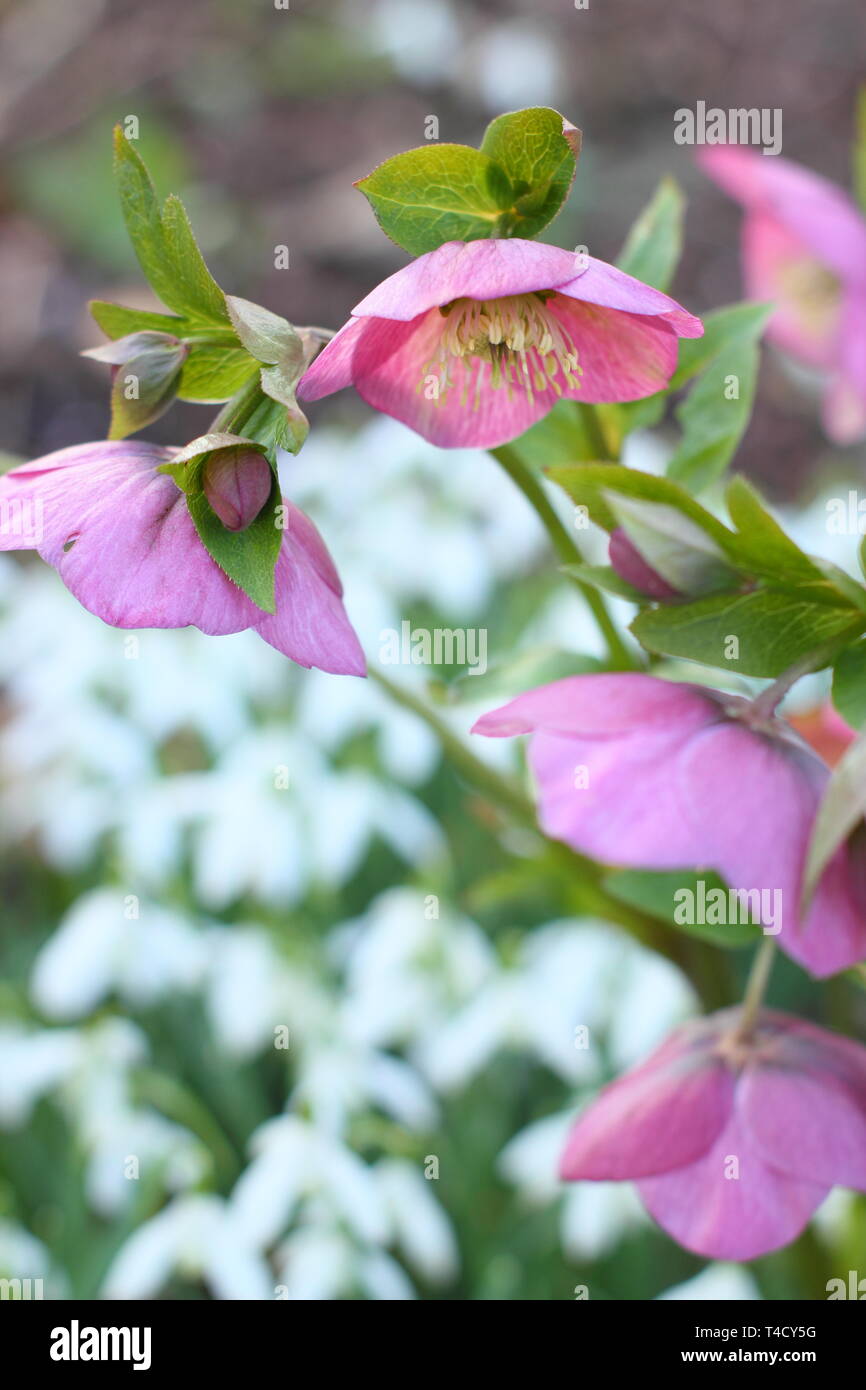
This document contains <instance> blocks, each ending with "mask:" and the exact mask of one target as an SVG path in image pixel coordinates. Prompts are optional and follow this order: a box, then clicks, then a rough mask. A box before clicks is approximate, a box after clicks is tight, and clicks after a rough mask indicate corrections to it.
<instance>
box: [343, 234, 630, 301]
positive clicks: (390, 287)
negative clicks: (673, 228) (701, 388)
mask: <svg viewBox="0 0 866 1390" xmlns="http://www.w3.org/2000/svg"><path fill="white" fill-rule="evenodd" d="M582 264H583V261H582V260H581V259H579V258H576V255H575V252H573V251H563V250H562V249H561V247H559V246H547V245H546V244H545V243H544V242H540V241H524V240H523V239H522V238H520V237H503V238H500V239H496V240H490V241H446V242H445V244H444V245H443V246H438V247H437V248H436V250H435V251H428V252H427V254H426V255H424V256H419V257H418V259H417V260H414V261H412V262H411V263H410V264H409V265H406V266H404V267H403V269H402V270H398V271H397V272H396V273H395V274H394V275H389V277H388V279H387V280H383V281H382V283H381V285H377V286H376V288H375V289H374V290H372V291H371V293H370V294H368V295H367V297H366V298H365V299H362V300H361V302H360V304H356V306H355V308H354V309H353V310H352V313H353V314H354V315H355V316H356V317H363V318H384V319H402V320H404V321H407V320H409V319H414V318H417V317H418V315H419V314H423V313H426V311H427V310H428V309H433V308H438V307H439V306H441V305H444V304H450V303H451V301H452V300H453V299H464V298H465V299H499V298H501V297H502V296H503V295H510V294H531V293H532V292H533V291H534V290H550V289H555V288H556V286H557V285H564V284H565V283H566V282H567V281H568V282H572V281H574V280H575V277H576V276H580V275H581V266H582ZM627 278H628V277H627ZM643 312H647V311H643ZM650 312H651V311H650Z"/></svg>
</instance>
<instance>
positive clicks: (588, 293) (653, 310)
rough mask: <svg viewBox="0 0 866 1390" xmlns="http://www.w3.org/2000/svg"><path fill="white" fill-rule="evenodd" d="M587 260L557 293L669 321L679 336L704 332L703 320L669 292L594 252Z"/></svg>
mask: <svg viewBox="0 0 866 1390" xmlns="http://www.w3.org/2000/svg"><path fill="white" fill-rule="evenodd" d="M585 260H586V262H587V265H586V269H585V270H584V271H583V273H582V274H581V275H580V276H579V277H578V278H577V279H575V280H572V281H570V282H569V283H568V284H565V285H563V284H561V285H558V286H557V287H556V288H557V291H558V296H559V295H564V296H566V297H567V298H569V299H573V300H579V301H580V302H582V303H584V304H595V305H597V306H598V307H599V308H602V309H620V310H622V311H623V312H624V313H627V314H638V315H640V316H641V317H645V318H653V317H654V318H656V319H659V320H661V321H662V322H664V323H666V324H667V325H668V327H669V328H670V329H671V330H672V331H673V332H674V333H676V334H677V335H678V336H679V337H680V338H700V337H702V336H703V332H704V325H703V324H702V323H701V320H700V319H699V318H695V316H694V314H690V313H688V312H687V311H686V310H685V309H684V308H683V307H682V305H681V304H678V303H677V301H676V300H675V299H671V297H670V296H669V295H667V294H662V292H661V290H655V289H653V288H652V286H651V285H645V284H644V283H643V281H642V280H636V279H635V278H634V276H633V275H627V274H626V273H625V271H624V270H618V269H617V267H616V266H615V265H608V263H607V261H599V260H596V258H595V257H594V256H588V257H586V258H585Z"/></svg>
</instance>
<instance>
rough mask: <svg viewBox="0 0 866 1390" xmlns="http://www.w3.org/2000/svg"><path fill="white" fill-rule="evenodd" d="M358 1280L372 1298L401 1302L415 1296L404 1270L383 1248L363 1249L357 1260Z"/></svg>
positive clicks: (387, 1301) (386, 1301) (381, 1300)
mask: <svg viewBox="0 0 866 1390" xmlns="http://www.w3.org/2000/svg"><path fill="white" fill-rule="evenodd" d="M358 1282H359V1283H360V1285H361V1288H362V1289H363V1290H364V1292H365V1293H366V1294H367V1295H368V1296H369V1297H370V1298H372V1299H375V1300H377V1301H380V1302H385V1303H402V1302H404V1301H406V1300H408V1299H414V1298H415V1296H416V1295H415V1290H414V1288H413V1287H412V1283H411V1281H410V1279H409V1277H408V1275H407V1274H406V1271H405V1270H404V1269H403V1268H402V1267H401V1266H400V1265H399V1264H398V1263H397V1261H396V1260H394V1259H392V1258H391V1256H390V1255H388V1254H386V1252H385V1251H384V1250H368V1251H365V1252H364V1253H363V1254H362V1255H361V1256H360V1258H359V1260H358Z"/></svg>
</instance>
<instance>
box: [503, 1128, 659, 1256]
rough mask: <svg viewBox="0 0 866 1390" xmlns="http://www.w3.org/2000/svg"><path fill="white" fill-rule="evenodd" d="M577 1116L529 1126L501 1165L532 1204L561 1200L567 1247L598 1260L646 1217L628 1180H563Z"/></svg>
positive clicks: (509, 1146) (572, 1253)
mask: <svg viewBox="0 0 866 1390" xmlns="http://www.w3.org/2000/svg"><path fill="white" fill-rule="evenodd" d="M574 1118H575V1117H574V1114H573V1113H572V1112H562V1113H560V1114H557V1115H548V1116H545V1118H544V1119H542V1120H536V1121H535V1122H534V1123H533V1124H530V1125H527V1126H526V1128H525V1129H522V1130H520V1131H519V1132H518V1133H517V1134H515V1136H514V1138H513V1139H511V1140H509V1142H508V1143H507V1144H506V1146H505V1148H504V1149H503V1150H502V1152H501V1153H500V1155H499V1158H498V1160H497V1167H498V1168H499V1171H500V1173H501V1174H502V1176H503V1177H504V1178H505V1180H506V1181H507V1182H510V1183H512V1184H513V1185H514V1186H515V1187H516V1188H517V1189H518V1191H519V1192H520V1193H521V1195H522V1196H523V1198H524V1199H525V1200H526V1201H527V1202H528V1203H530V1204H531V1205H533V1206H547V1205H549V1204H550V1203H551V1202H554V1201H557V1200H560V1201H561V1208H560V1215H559V1227H560V1239H561V1242H562V1246H563V1249H564V1251H565V1252H566V1254H568V1255H569V1256H570V1257H573V1258H574V1259H578V1260H580V1259H596V1258H597V1257H598V1256H600V1255H603V1254H605V1253H606V1252H607V1251H609V1250H612V1249H614V1248H615V1246H616V1245H618V1244H619V1242H620V1240H621V1239H622V1238H623V1236H624V1235H625V1234H627V1232H628V1231H629V1230H630V1229H631V1228H632V1227H633V1226H634V1225H635V1224H636V1223H640V1222H641V1221H642V1220H643V1219H644V1217H643V1214H642V1209H641V1206H640V1202H639V1201H638V1199H637V1196H636V1194H635V1193H634V1190H633V1189H632V1187H631V1185H630V1184H628V1183H614V1182H594V1183H565V1182H563V1181H562V1179H561V1178H560V1176H559V1162H560V1158H561V1157H562V1152H563V1149H564V1148H565V1142H566V1138H567V1135H568V1132H569V1130H570V1129H571V1127H572V1125H573V1124H574Z"/></svg>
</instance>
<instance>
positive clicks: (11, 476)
mask: <svg viewBox="0 0 866 1390" xmlns="http://www.w3.org/2000/svg"><path fill="white" fill-rule="evenodd" d="M173 454H174V451H173V450H171V449H162V448H158V447H157V446H156V445H155V444H142V443H139V442H136V441H134V440H132V441H131V440H124V441H121V442H117V443H112V442H100V443H96V444H78V445H75V446H73V447H72V448H70V449H60V450H59V451H58V452H57V453H54V454H47V455H46V456H45V457H44V458H41V459H35V460H34V461H33V462H32V463H25V464H22V465H21V467H19V468H13V469H12V470H11V472H9V473H6V474H5V475H4V476H3V477H2V478H0V521H2V524H0V550H32V549H35V550H38V552H39V554H40V555H41V556H42V558H43V560H47V562H48V563H49V564H50V565H53V566H54V568H55V569H56V570H57V572H58V574H59V575H60V578H61V579H62V580H63V582H64V584H65V585H66V587H67V589H69V590H70V592H71V593H73V594H74V595H75V597H76V598H77V599H78V601H79V603H81V604H83V605H84V607H85V608H87V609H88V610H89V611H90V612H91V613H95V614H96V616H97V617H99V618H102V619H103V621H104V622H106V623H110V624H111V626H112V627H121V628H138V627H187V626H188V625H192V626H193V627H197V628H200V629H201V631H202V632H205V633H208V634H209V635H210V636H223V635H225V634H226V633H230V632H241V631H242V630H243V629H244V628H248V627H251V628H255V630H256V631H257V632H258V634H259V636H260V637H263V638H264V640H265V641H266V642H268V643H269V644H270V645H271V646H272V647H276V649H277V650H278V651H280V652H283V653H284V654H285V655H286V656H288V657H291V659H292V660H293V661H296V662H297V663H298V665H299V666H307V667H309V666H318V667H320V668H321V670H323V671H333V672H337V673H341V674H346V675H356V676H362V675H364V673H365V666H364V657H363V653H362V651H361V648H360V645H359V643H358V639H357V637H356V635H355V633H354V631H353V629H352V626H351V624H350V622H349V619H348V618H347V616H346V612H345V609H344V608H343V604H342V599H341V594H342V588H341V585H340V580H339V576H338V575H337V572H336V570H335V568H334V565H333V562H332V560H331V557H330V555H329V554H328V551H327V549H326V548H325V544H324V542H323V540H322V538H321V536H320V535H319V533H318V531H317V530H316V528H315V526H314V525H313V523H312V522H311V521H310V519H309V517H307V516H305V515H304V513H303V512H302V511H300V510H299V509H298V508H297V507H295V506H293V505H292V504H291V503H287V504H286V506H287V508H288V517H289V520H288V525H287V527H286V530H285V532H284V535H283V541H282V548H281V550H280V553H279V557H278V559H277V566H276V612H275V613H273V614H271V613H265V612H264V611H263V610H262V609H261V608H258V607H257V606H256V604H254V603H253V601H252V599H249V598H247V596H246V594H244V593H243V592H242V590H241V589H239V588H238V587H237V585H236V584H234V583H233V582H232V581H231V580H230V579H229V578H228V577H227V575H226V574H224V573H223V571H222V570H221V569H220V567H219V565H217V563H216V562H215V561H214V560H212V559H211V557H210V555H209V554H208V552H207V550H206V549H205V547H204V546H203V544H202V542H201V541H200V540H199V537H198V533H197V532H196V529H195V526H194V524H193V521H192V518H191V516H190V514H189V511H188V510H187V505H186V498H185V497H184V494H183V493H182V492H181V490H180V489H179V488H178V487H177V485H176V484H175V483H174V481H173V480H172V478H171V477H170V476H168V475H167V474H165V473H158V472H157V471H156V469H157V466H158V465H159V464H163V463H168V462H170V461H171V459H172V457H173ZM205 486H206V489H207V490H208V491H209V492H210V494H211V495H212V497H213V500H214V501H215V502H216V503H217V507H218V508H221V509H222V510H221V511H220V515H221V516H223V513H224V514H225V515H224V516H223V519H224V520H225V519H226V518H228V522H229V523H231V524H232V525H233V526H234V529H239V528H240V526H241V525H248V524H249V522H250V521H252V520H253V514H251V512H252V508H253V507H255V506H256V501H257V500H258V507H257V508H256V510H260V509H261V506H262V505H263V501H264V500H266V499H267V492H266V491H265V490H264V486H263V482H262V479H261V478H259V477H258V476H257V474H256V473H255V471H254V472H253V474H252V475H251V482H250V484H249V485H248V486H247V485H246V484H245V485H243V486H240V485H239V484H238V481H237V478H235V477H233V476H232V474H231V470H229V473H228V474H226V472H225V470H224V469H223V468H220V469H218V470H216V471H215V473H214V475H212V476H211V477H210V478H208V479H207V480H206V484H205ZM269 487H270V483H269V482H268V490H269Z"/></svg>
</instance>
